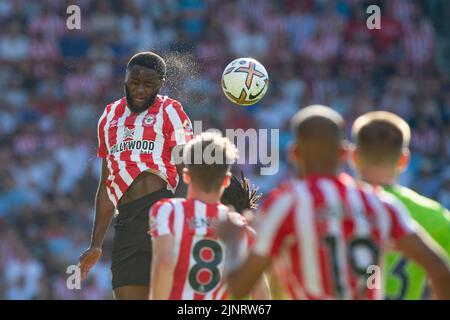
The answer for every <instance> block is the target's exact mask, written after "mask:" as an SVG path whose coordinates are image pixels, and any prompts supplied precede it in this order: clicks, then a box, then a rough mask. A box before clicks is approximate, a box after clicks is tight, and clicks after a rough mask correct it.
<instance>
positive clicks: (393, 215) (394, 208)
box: [383, 192, 417, 240]
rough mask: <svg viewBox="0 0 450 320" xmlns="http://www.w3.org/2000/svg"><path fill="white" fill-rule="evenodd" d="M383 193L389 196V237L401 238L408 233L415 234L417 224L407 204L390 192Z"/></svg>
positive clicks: (387, 204)
mask: <svg viewBox="0 0 450 320" xmlns="http://www.w3.org/2000/svg"><path fill="white" fill-rule="evenodd" d="M383 194H385V195H386V197H387V200H388V201H387V202H385V207H386V209H387V211H388V214H389V218H390V222H391V228H390V232H389V237H390V239H391V240H399V239H401V238H403V237H404V236H406V235H408V234H413V233H415V232H416V230H417V224H416V222H415V221H414V219H413V218H412V217H411V214H410V213H409V212H408V209H407V208H406V207H405V205H404V204H403V203H402V202H401V201H400V200H398V199H397V198H395V197H394V196H392V195H390V194H386V193H385V192H383Z"/></svg>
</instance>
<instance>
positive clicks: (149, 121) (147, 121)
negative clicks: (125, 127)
mask: <svg viewBox="0 0 450 320" xmlns="http://www.w3.org/2000/svg"><path fill="white" fill-rule="evenodd" d="M155 121H156V118H155V116H154V115H152V114H149V115H147V116H145V118H144V121H143V122H142V125H144V126H146V127H150V126H152V125H154V124H155Z"/></svg>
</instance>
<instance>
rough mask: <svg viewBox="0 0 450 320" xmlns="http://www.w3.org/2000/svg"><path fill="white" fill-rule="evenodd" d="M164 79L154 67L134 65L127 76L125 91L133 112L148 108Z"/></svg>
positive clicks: (129, 106)
mask: <svg viewBox="0 0 450 320" xmlns="http://www.w3.org/2000/svg"><path fill="white" fill-rule="evenodd" d="M162 84H163V79H161V77H160V75H159V74H158V73H157V72H156V71H155V70H152V69H149V68H145V67H142V66H133V67H131V68H130V70H128V71H127V74H126V77H125V93H126V97H127V103H128V108H130V109H131V111H133V112H138V113H140V112H142V111H145V110H147V109H148V108H149V107H150V106H151V105H152V104H153V101H154V100H155V98H156V95H157V94H158V92H159V89H161V86H162Z"/></svg>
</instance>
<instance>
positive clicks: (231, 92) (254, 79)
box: [222, 58, 269, 106]
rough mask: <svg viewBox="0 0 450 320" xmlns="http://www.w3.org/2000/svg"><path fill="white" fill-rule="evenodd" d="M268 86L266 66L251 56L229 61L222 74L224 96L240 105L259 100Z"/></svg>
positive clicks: (250, 103) (247, 104)
mask: <svg viewBox="0 0 450 320" xmlns="http://www.w3.org/2000/svg"><path fill="white" fill-rule="evenodd" d="M268 86H269V75H268V74H267V71H266V68H264V66H263V65H262V64H261V63H259V62H258V61H256V60H255V59H252V58H239V59H236V60H234V61H232V62H230V63H229V64H228V65H227V66H226V68H225V70H224V71H223V74H222V90H223V92H224V93H225V96H226V97H227V98H228V99H229V100H230V101H231V102H233V103H235V104H238V105H240V106H249V105H252V104H255V103H256V102H258V101H259V100H261V99H262V97H264V95H265V94H266V92H267V87H268Z"/></svg>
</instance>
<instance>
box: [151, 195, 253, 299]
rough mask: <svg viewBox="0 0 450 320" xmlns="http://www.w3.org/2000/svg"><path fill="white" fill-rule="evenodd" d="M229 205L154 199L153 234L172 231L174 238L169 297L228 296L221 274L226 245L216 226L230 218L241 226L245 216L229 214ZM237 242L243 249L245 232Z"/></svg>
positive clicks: (203, 297)
mask: <svg viewBox="0 0 450 320" xmlns="http://www.w3.org/2000/svg"><path fill="white" fill-rule="evenodd" d="M228 211H229V209H228V208H227V207H226V206H225V205H223V204H221V203H220V202H217V203H215V204H207V203H204V202H202V201H200V200H196V199H181V198H171V199H164V200H161V201H159V202H157V203H155V204H154V205H153V206H152V208H151V209H150V219H149V220H150V234H151V236H152V237H159V236H163V235H172V236H173V237H174V240H175V248H174V252H175V257H176V265H175V270H174V273H173V285H172V290H171V293H170V297H169V299H171V300H224V299H226V297H227V292H226V288H225V286H224V283H223V281H222V280H223V279H222V275H223V268H224V263H225V246H224V244H223V243H222V242H221V241H219V240H218V237H217V235H216V227H217V225H218V224H219V222H220V221H224V220H225V219H230V217H231V216H232V217H233V218H232V219H231V221H233V222H234V223H235V224H237V225H240V226H242V227H243V226H244V225H246V220H245V218H244V217H242V216H240V215H238V214H235V215H230V214H229V213H228ZM245 237H246V239H243V240H242V241H241V242H240V251H241V252H246V250H247V248H248V247H247V246H248V240H247V236H245Z"/></svg>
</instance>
